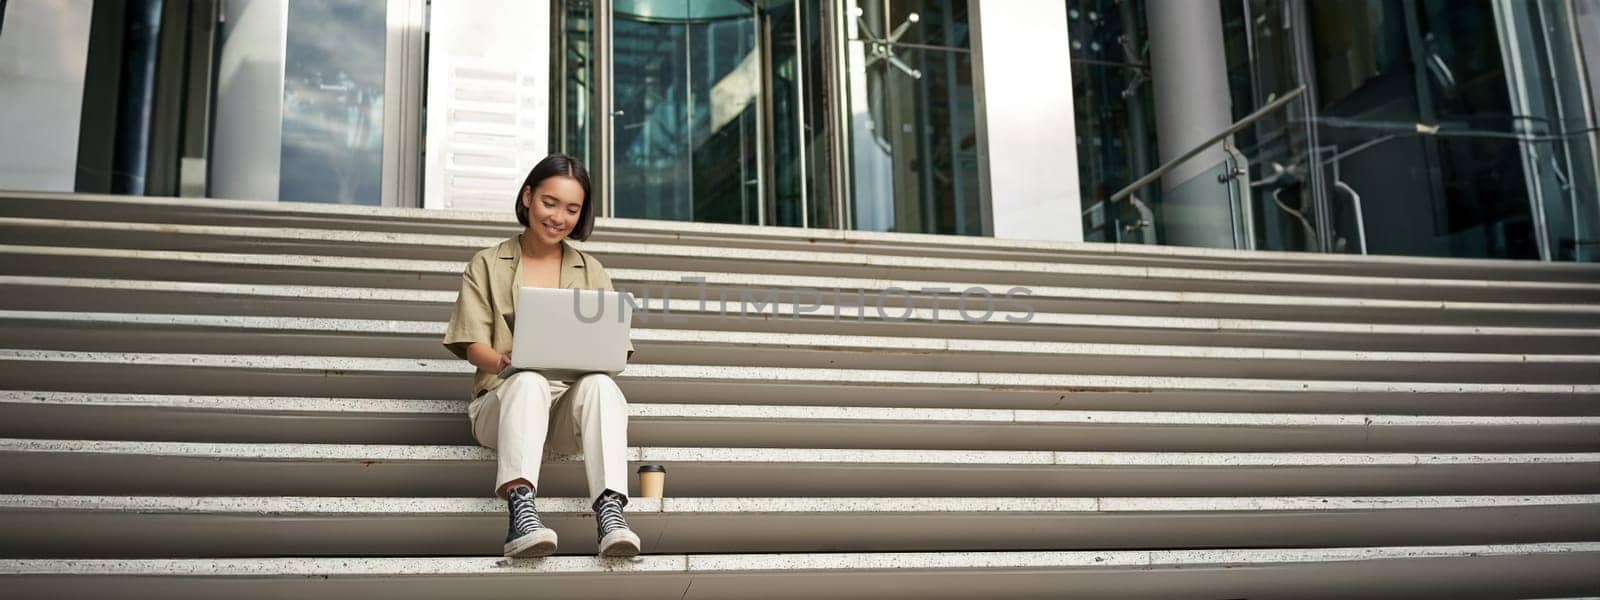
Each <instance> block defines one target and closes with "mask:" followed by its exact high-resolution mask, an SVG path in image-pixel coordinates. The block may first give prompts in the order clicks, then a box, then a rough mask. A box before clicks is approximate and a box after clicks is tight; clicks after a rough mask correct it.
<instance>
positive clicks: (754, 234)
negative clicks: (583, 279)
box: [0, 192, 1596, 281]
mask: <svg viewBox="0 0 1600 600" xmlns="http://www.w3.org/2000/svg"><path fill="white" fill-rule="evenodd" d="M0 198H4V199H5V200H6V205H7V216H11V217H19V218H27V219H46V220H48V219H54V220H67V221H68V222H84V221H88V222H117V221H120V222H127V223H144V224H161V225H204V226H213V227H247V228H258V227H260V226H261V225H263V224H272V225H274V226H276V227H279V228H306V229H321V230H336V231H342V232H380V233H386V234H394V233H429V234H435V235H446V236H467V237H488V238H496V239H504V238H506V237H509V236H511V235H515V234H516V233H517V232H518V231H519V230H520V227H519V226H517V225H516V224H515V222H514V221H513V219H512V218H511V215H510V214H502V213H480V212H464V211H436V210H408V209H393V208H383V209H374V208H369V207H357V206H338V205H301V204H300V203H279V202H251V201H238V200H226V201H219V200H214V199H183V198H141V197H128V196H91V195H78V194H38V193H27V192H21V193H3V192H0ZM594 239H595V240H597V241H608V242H610V241H616V242H636V243H642V242H654V243H663V244H679V245H690V246H717V247H728V248H749V249H764V250H786V249H787V250H796V249H803V250H808V251H813V252H844V253H862V252H865V253H871V254H879V255H904V256H923V257H938V258H976V259H992V260H1030V261H1041V262H1063V263H1085V262H1086V263H1092V264H1113V265H1127V266H1171V267H1192V268H1193V267H1201V268H1225V269H1241V270H1271V271H1287V272H1303V273H1330V274H1364V275H1373V276H1390V277H1405V276H1416V275H1419V274H1420V275H1424V276H1429V277H1441V276H1445V275H1448V276H1451V277H1458V278H1476V279H1498V280H1514V279H1530V280H1545V281H1549V280H1579V281H1582V280H1588V281H1595V280H1596V269H1595V267H1594V266H1593V265H1587V264H1582V263H1563V262H1537V261H1514V260H1502V259H1464V258H1430V257H1412V256H1384V255H1372V256H1361V255H1350V254H1317V253H1309V252H1274V251H1261V250H1250V251H1239V250H1225V249H1211V248H1188V247H1172V246H1156V245H1142V244H1106V243H1070V242H1038V241H1027V240H1004V239H993V238H981V237H965V236H952V235H926V234H908V233H889V232H874V231H842V230H836V229H802V228H791V227H772V226H763V227H756V226H748V225H733V224H720V223H691V222H667V221H658V220H648V219H617V218H605V217H601V218H599V219H597V220H596V228H595V236H594Z"/></svg>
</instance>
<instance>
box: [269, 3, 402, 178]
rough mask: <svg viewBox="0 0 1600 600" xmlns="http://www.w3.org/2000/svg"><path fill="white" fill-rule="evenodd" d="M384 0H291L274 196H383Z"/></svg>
mask: <svg viewBox="0 0 1600 600" xmlns="http://www.w3.org/2000/svg"><path fill="white" fill-rule="evenodd" d="M384 13H385V8H384V3H382V2H370V1H367V0H322V1H318V2H290V3H289V20H288V34H287V47H286V51H285V54H284V86H283V150H282V163H281V164H282V167H281V174H280V176H279V178H280V181H281V182H280V186H279V199H281V200H299V201H307V202H331V203H338V204H368V205H377V204H380V203H382V201H383V189H382V183H383V77H384V47H385V41H386V40H385V27H386V23H385V14H384Z"/></svg>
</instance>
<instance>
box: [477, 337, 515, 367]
mask: <svg viewBox="0 0 1600 600" xmlns="http://www.w3.org/2000/svg"><path fill="white" fill-rule="evenodd" d="M467 362H469V363H472V366H474V367H477V368H478V370H479V371H483V372H485V373H499V372H501V371H503V370H505V368H506V367H507V366H509V365H510V364H511V353H509V352H507V353H505V354H501V353H499V352H495V350H494V348H493V347H492V346H490V345H488V344H485V343H483V342H474V343H473V344H472V345H471V346H467Z"/></svg>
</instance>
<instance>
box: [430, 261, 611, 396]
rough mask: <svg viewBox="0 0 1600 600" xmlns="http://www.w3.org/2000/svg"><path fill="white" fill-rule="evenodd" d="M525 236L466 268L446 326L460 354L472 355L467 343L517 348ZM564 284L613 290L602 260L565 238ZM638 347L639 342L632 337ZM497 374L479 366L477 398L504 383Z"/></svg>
mask: <svg viewBox="0 0 1600 600" xmlns="http://www.w3.org/2000/svg"><path fill="white" fill-rule="evenodd" d="M521 238H522V236H521V235H518V236H517V237H514V238H511V239H508V240H506V241H504V242H500V243H499V244H497V245H495V246H493V247H490V248H484V249H483V250H480V251H478V253H477V254H474V255H472V260H470V261H467V268H466V270H465V271H463V272H462V273H461V293H460V294H459V295H457V296H456V306H455V309H454V310H453V311H452V312H451V313H450V326H449V327H448V328H446V329H445V333H444V347H445V348H448V349H449V350H450V352H451V353H452V354H455V355H456V356H457V357H459V358H463V359H465V358H466V357H467V346H471V345H472V343H473V342H483V343H485V344H489V346H490V347H492V348H494V350H495V352H499V353H501V354H505V353H507V352H510V351H511V324H512V323H515V322H516V311H517V286H518V283H519V282H521V281H522V275H521V270H522V261H521V260H520V259H521V257H522V249H521V244H520V240H521ZM560 286H561V289H572V288H578V289H584V290H612V289H614V288H612V287H611V277H610V276H608V275H606V269H605V267H603V266H600V261H599V260H596V259H595V257H594V256H591V255H590V254H589V253H587V252H584V251H582V250H579V249H577V248H573V247H572V245H571V244H568V243H567V242H566V241H562V242H561V276H560ZM628 352H629V353H630V354H631V353H632V352H633V342H631V341H630V342H628ZM500 381H501V379H500V377H499V376H498V374H497V373H485V372H483V371H481V370H480V371H478V372H477V374H476V375H475V376H474V377H473V380H472V397H473V398H477V397H478V396H480V395H482V394H483V393H484V392H487V391H489V390H492V389H494V388H495V387H497V386H499V385H500Z"/></svg>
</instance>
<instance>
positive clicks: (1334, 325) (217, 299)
mask: <svg viewBox="0 0 1600 600" xmlns="http://www.w3.org/2000/svg"><path fill="white" fill-rule="evenodd" d="M0 291H4V292H5V293H4V294H0V298H3V300H0V309H10V310H32V311H63V310H71V311H80V312H112V311H115V312H152V313H176V314H186V313H187V314H211V315H216V314H224V315H232V316H261V317H267V316H279V317H302V318H356V319H375V318H377V319H385V320H388V319H393V320H415V321H428V322H437V323H443V322H445V321H446V320H448V318H449V311H450V306H451V305H452V304H453V303H454V301H455V292H454V291H449V292H443V291H420V290H389V289H372V288H348V287H332V288H329V287H315V286H276V285H249V284H213V283H182V282H157V281H114V280H111V281H108V280H99V281H92V280H85V279H78V278H74V279H67V280H63V279H54V278H36V277H20V278H19V277H5V276H0ZM656 302H657V303H655V304H651V305H650V306H651V310H652V312H651V314H650V318H652V319H654V320H653V321H652V320H647V319H646V318H641V317H640V316H638V315H636V318H635V322H636V324H638V325H640V326H646V327H648V326H658V327H660V328H670V329H677V330H703V331H746V332H764V333H784V334H806V335H838V334H851V335H865V336H885V337H937V338H941V339H1006V340H1011V341H1016V342H1025V341H1032V342H1076V343H1119V344H1124V345H1199V346H1241V347H1263V348H1302V349H1305V348H1314V349H1320V350H1367V351H1431V352H1452V351H1475V350H1483V349H1484V348H1485V340H1486V339H1492V340H1493V342H1492V344H1490V345H1489V347H1492V348H1494V349H1495V350H1497V351H1500V352H1515V353H1537V354H1548V353H1569V354H1581V353H1585V352H1587V351H1592V349H1593V348H1595V347H1597V344H1600V327H1520V326H1519V327H1505V326H1487V325H1429V324H1415V323H1394V324H1385V323H1347V322H1331V321H1273V320H1262V319H1215V318H1189V317H1146V316H1123V315H1095V314H1076V313H1071V314H1068V313H1036V314H1034V315H1033V316H1032V318H1031V319H1029V320H1028V321H1027V322H1024V323H1010V322H1007V321H1005V320H1004V319H1005V316H1004V315H1003V314H998V313H997V316H995V317H994V318H992V319H989V320H987V321H983V322H979V323H970V322H968V321H966V320H964V319H963V317H962V315H960V314H959V313H958V312H955V311H951V310H941V311H939V313H938V314H937V315H935V314H934V312H933V310H931V309H917V310H914V311H912V312H910V313H906V312H904V309H900V311H899V312H896V311H892V310H891V311H889V314H890V318H889V319H879V318H876V317H877V315H876V314H875V308H873V307H868V309H867V310H866V314H865V315H864V316H858V315H860V314H861V313H859V312H858V311H857V309H856V308H854V307H851V306H843V307H839V309H838V313H839V315H840V316H839V318H837V319H836V318H834V316H833V315H834V312H835V308H834V307H833V306H831V305H828V306H824V307H822V308H821V309H820V310H819V311H817V312H816V313H811V314H807V315H803V316H801V317H800V318H794V315H793V311H792V310H791V309H790V308H782V309H777V310H779V312H778V314H779V315H780V316H779V317H774V316H773V315H772V314H771V312H772V311H773V310H775V309H771V308H769V309H767V310H766V312H767V313H768V314H766V315H762V314H757V313H756V312H755V311H754V310H752V312H750V313H749V314H741V313H739V312H738V309H737V303H734V302H730V304H729V305H728V307H727V308H728V312H726V314H724V311H722V310H720V307H719V305H718V304H717V303H716V302H715V301H712V302H709V303H708V304H707V305H706V306H705V307H703V308H702V307H701V306H700V304H699V302H698V300H695V299H681V300H673V301H672V302H671V304H670V305H669V306H668V310H667V311H663V310H662V309H661V305H660V303H659V300H658V301H656ZM668 313H670V315H671V317H670V319H669V318H667V317H666V315H667V314H668ZM902 315H904V316H905V317H906V318H905V319H903V320H902V319H900V317H901V316H902ZM1013 316H1016V315H1013ZM1019 318H1020V317H1019Z"/></svg>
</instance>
